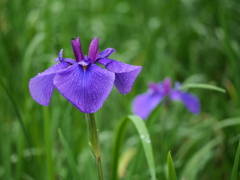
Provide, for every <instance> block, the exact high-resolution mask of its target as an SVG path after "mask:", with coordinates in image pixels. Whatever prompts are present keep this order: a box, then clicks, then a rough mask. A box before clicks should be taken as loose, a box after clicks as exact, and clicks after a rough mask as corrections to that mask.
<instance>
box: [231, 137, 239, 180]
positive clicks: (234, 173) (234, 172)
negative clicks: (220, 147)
mask: <svg viewBox="0 0 240 180" xmlns="http://www.w3.org/2000/svg"><path fill="white" fill-rule="evenodd" d="M239 156H240V141H239V144H238V149H237V153H236V156H235V160H234V165H233V169H232V175H231V180H237V174H238V163H239Z"/></svg>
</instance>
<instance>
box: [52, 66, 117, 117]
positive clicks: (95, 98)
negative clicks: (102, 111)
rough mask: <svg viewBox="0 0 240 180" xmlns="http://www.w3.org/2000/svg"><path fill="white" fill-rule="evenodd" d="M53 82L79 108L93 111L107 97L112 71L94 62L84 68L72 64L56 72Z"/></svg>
mask: <svg viewBox="0 0 240 180" xmlns="http://www.w3.org/2000/svg"><path fill="white" fill-rule="evenodd" d="M53 83H54V85H55V87H56V88H57V89H58V90H59V92H60V93H61V94H62V95H63V96H64V97H65V98H66V99H67V100H68V101H70V102H71V103H72V104H73V105H74V106H75V107H77V108H78V109H79V110H81V111H82V112H85V113H94V112H96V111H97V110H98V109H99V108H101V107H102V105H103V103H104V101H105V100H106V98H107V97H108V95H109V93H110V91H111V89H112V86H113V83H114V73H112V72H109V71H107V70H105V69H103V68H102V67H99V66H97V65H95V64H89V65H88V66H87V68H86V70H84V68H83V67H82V66H81V65H79V64H74V65H72V66H71V67H69V68H67V69H65V70H62V71H60V72H58V73H57V74H56V76H55V77H54V81H53Z"/></svg>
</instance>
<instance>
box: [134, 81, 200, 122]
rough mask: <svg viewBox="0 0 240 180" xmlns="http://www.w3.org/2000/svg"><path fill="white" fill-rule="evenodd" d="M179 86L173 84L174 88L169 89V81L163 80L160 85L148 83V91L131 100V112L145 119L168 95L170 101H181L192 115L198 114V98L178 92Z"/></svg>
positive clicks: (178, 84)
mask: <svg viewBox="0 0 240 180" xmlns="http://www.w3.org/2000/svg"><path fill="white" fill-rule="evenodd" d="M180 87H181V84H180V83H179V82H177V83H175V87H174V88H172V87H171V80H170V79H169V78H165V79H164V81H163V82H160V83H157V84H155V83H150V84H149V90H148V91H147V92H146V93H143V94H140V95H138V96H136V97H135V99H134V100H133V106H132V109H133V112H134V114H136V115H138V116H140V117H141V118H143V119H147V118H148V116H149V114H150V113H151V112H152V111H153V109H154V108H155V107H156V106H157V105H158V104H159V103H160V102H161V101H162V99H163V98H164V97H165V96H167V95H169V98H170V100H172V101H181V102H182V103H183V104H184V105H185V106H186V108H187V109H188V110H189V111H190V112H191V113H193V114H198V113H199V111H200V102H199V100H198V98H197V97H196V96H195V95H193V94H190V93H187V92H184V91H181V90H180Z"/></svg>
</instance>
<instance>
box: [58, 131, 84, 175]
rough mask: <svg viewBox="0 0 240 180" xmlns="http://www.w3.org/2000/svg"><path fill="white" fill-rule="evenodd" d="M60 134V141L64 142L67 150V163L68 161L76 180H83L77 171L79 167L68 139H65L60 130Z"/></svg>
mask: <svg viewBox="0 0 240 180" xmlns="http://www.w3.org/2000/svg"><path fill="white" fill-rule="evenodd" d="M58 134H59V136H60V140H61V142H62V145H63V147H64V149H65V152H66V155H67V161H68V164H69V166H70V170H71V171H72V174H73V176H74V179H81V178H80V175H79V173H78V171H77V169H76V167H77V165H76V163H75V160H74V158H73V155H72V152H71V150H70V148H69V146H68V143H67V141H66V139H65V138H64V136H63V134H62V131H61V130H60V129H59V130H58Z"/></svg>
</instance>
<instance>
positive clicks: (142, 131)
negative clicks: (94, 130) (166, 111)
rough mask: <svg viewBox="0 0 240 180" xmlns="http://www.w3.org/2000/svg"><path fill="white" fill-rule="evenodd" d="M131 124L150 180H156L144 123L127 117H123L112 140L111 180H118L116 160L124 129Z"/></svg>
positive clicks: (138, 119) (139, 119)
mask: <svg viewBox="0 0 240 180" xmlns="http://www.w3.org/2000/svg"><path fill="white" fill-rule="evenodd" d="M129 122H132V124H133V125H134V127H135V128H136V130H137V132H138V135H139V137H140V140H141V143H142V146H143V150H144V153H145V156H146V159H147V163H148V167H149V171H150V175H151V179H152V180H156V172H155V165H154V159H153V151H152V146H151V141H150V138H149V134H148V130H147V128H146V125H145V123H144V121H143V120H142V119H141V118H139V117H138V116H134V115H131V116H127V117H124V118H123V119H122V120H121V121H120V123H119V125H118V127H117V129H116V133H115V138H114V146H113V158H112V178H111V179H112V180H116V179H118V177H117V169H118V160H119V158H118V157H119V153H120V149H121V146H122V144H123V138H124V135H125V131H126V128H127V126H128V123H129Z"/></svg>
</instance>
